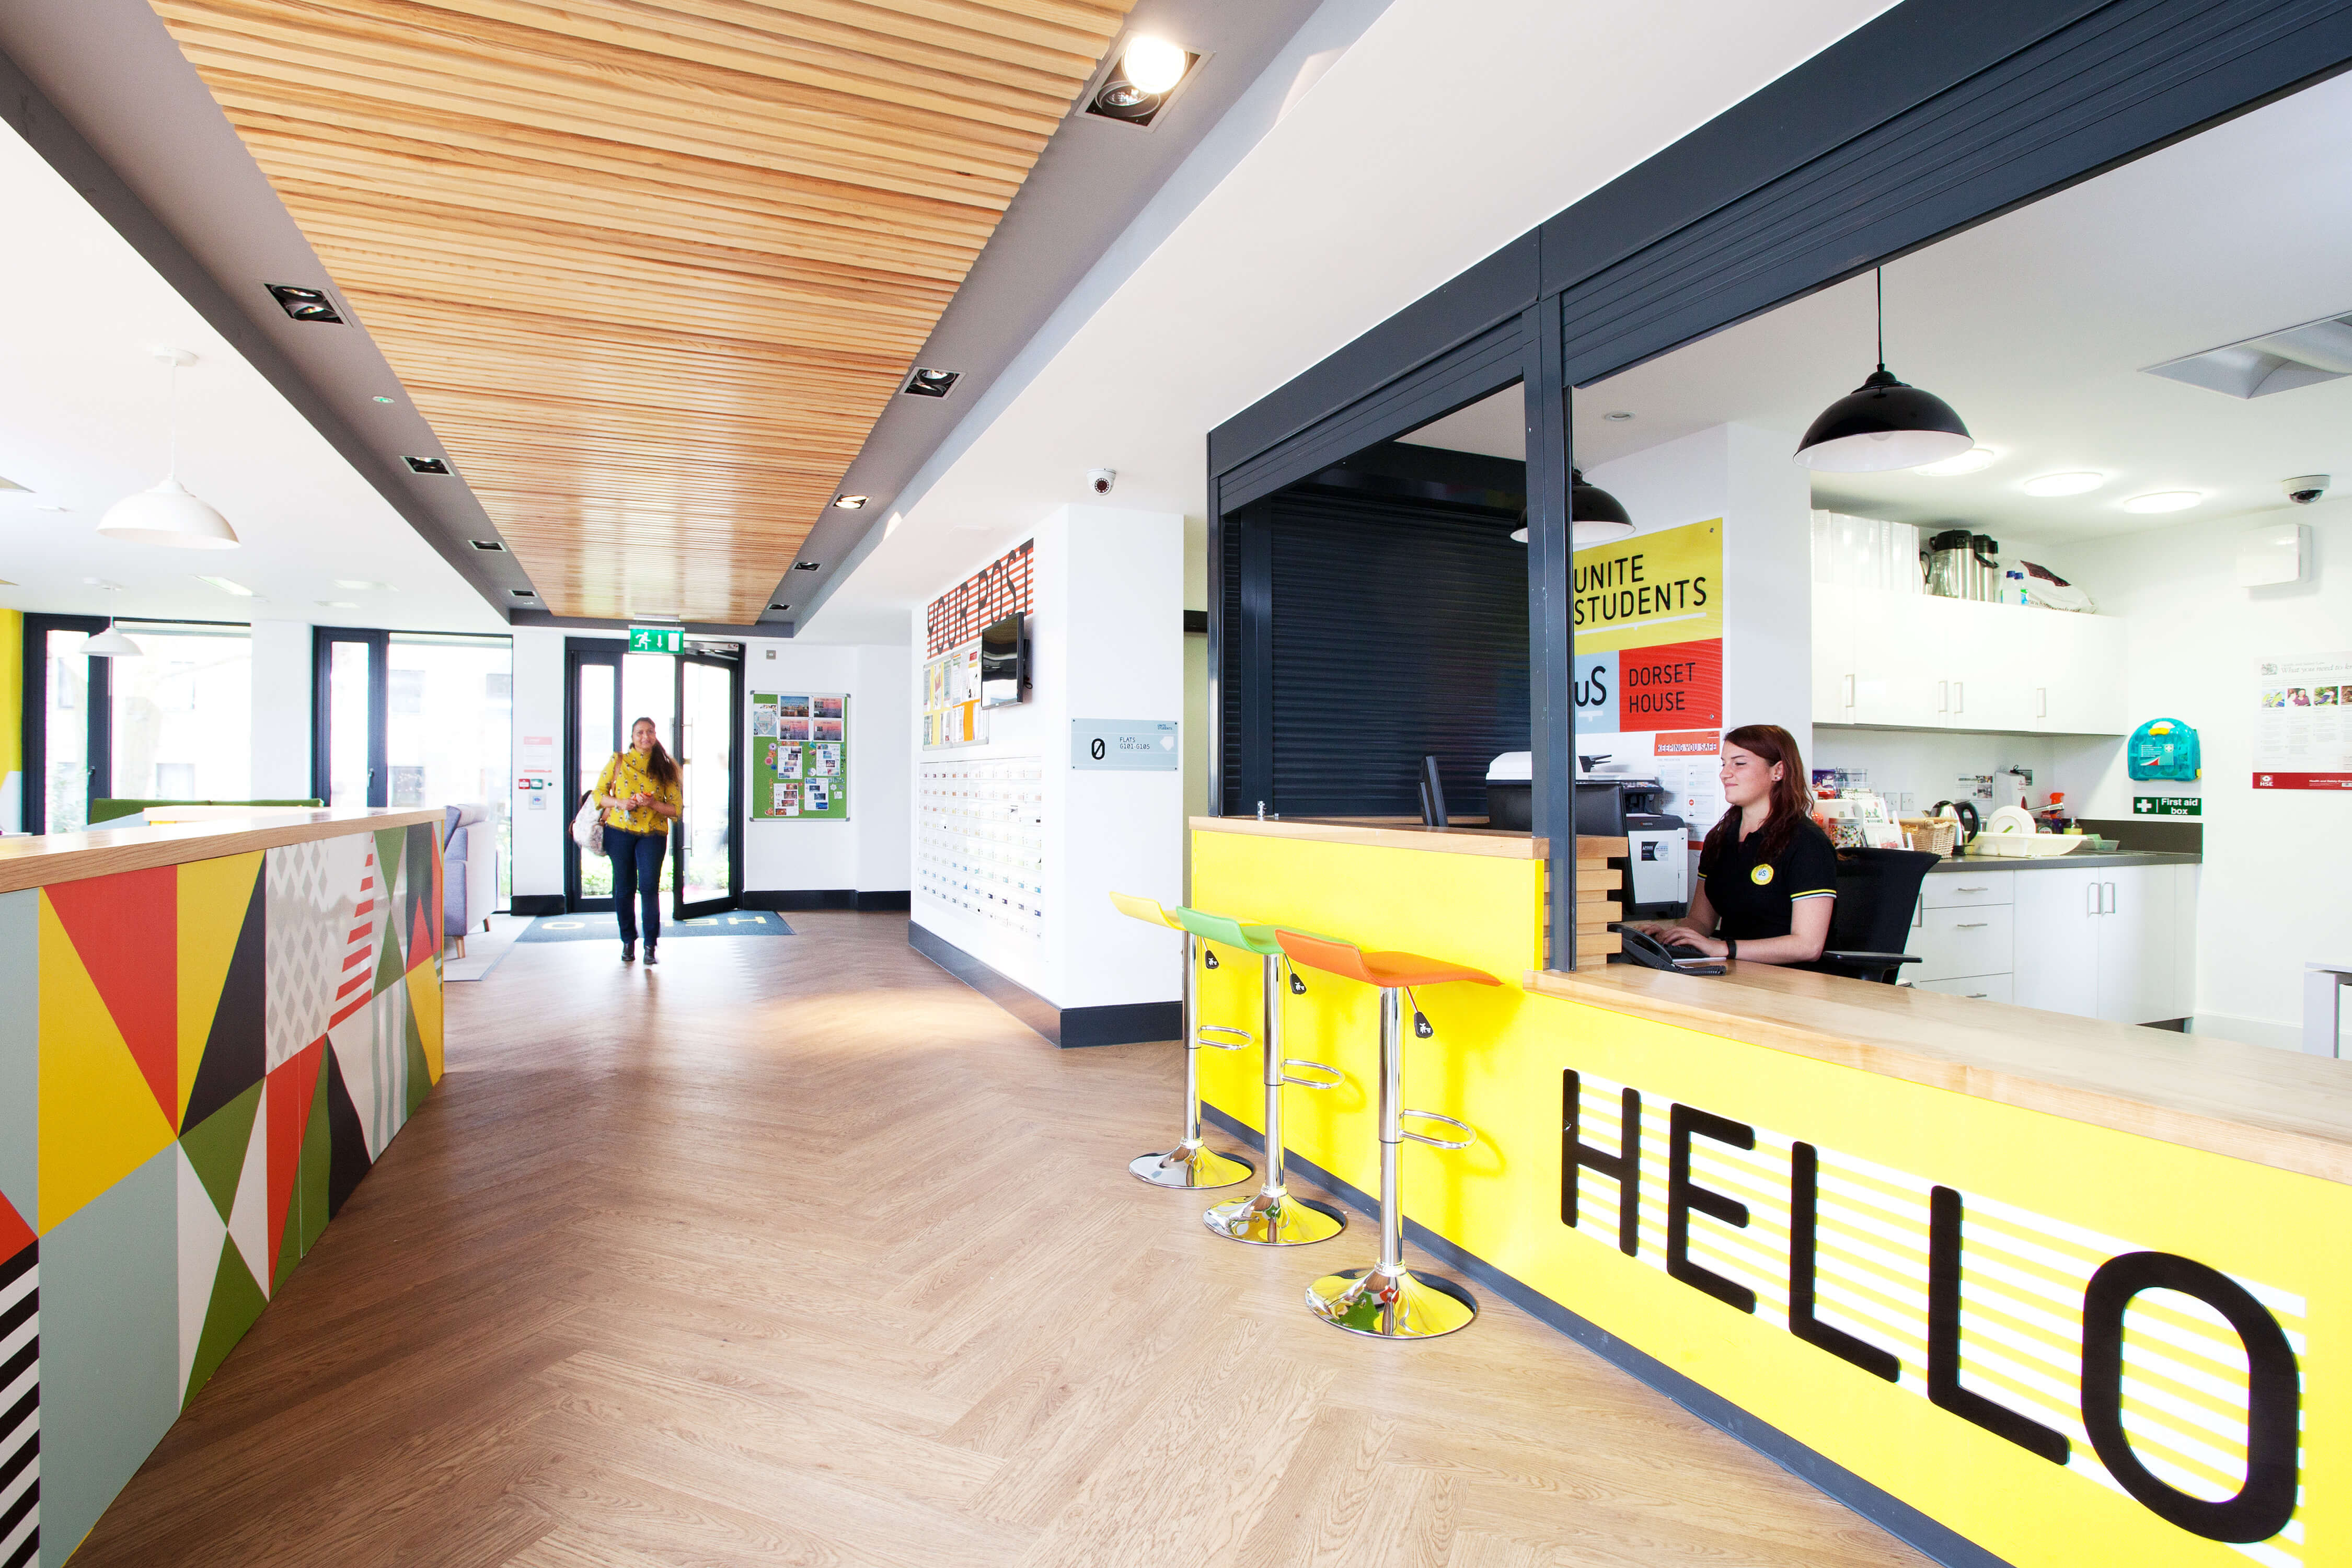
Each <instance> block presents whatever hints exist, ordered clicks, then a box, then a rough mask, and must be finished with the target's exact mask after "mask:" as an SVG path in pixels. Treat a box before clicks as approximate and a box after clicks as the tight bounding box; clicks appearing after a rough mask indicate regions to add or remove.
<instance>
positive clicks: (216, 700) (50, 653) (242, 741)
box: [23, 615, 253, 833]
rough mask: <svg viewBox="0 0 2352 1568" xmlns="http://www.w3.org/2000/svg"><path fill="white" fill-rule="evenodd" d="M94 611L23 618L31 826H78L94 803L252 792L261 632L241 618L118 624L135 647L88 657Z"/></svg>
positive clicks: (95, 626)
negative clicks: (256, 646)
mask: <svg viewBox="0 0 2352 1568" xmlns="http://www.w3.org/2000/svg"><path fill="white" fill-rule="evenodd" d="M105 626H106V622H105V621H104V620H102V619H100V618H99V617H97V616H44V615H29V616H26V617H25V652H26V665H25V670H26V693H25V697H26V717H27V718H28V720H31V721H32V722H28V723H27V724H26V771H27V772H28V773H31V774H32V775H33V776H34V777H35V778H36V779H37V781H38V783H37V786H36V787H32V788H28V789H27V790H26V792H25V796H24V806H23V813H24V826H25V828H26V831H28V832H33V833H72V832H78V831H79V830H80V829H82V828H84V827H87V826H89V805H90V802H91V801H93V800H97V799H103V798H107V797H116V798H123V799H131V800H244V799H247V797H248V791H249V784H250V781H251V777H252V760H253V759H252V747H253V726H252V712H253V637H252V633H251V631H250V630H249V629H248V628H247V627H246V626H223V625H215V624H209V623H204V622H174V621H138V620H125V621H123V622H121V629H122V631H123V633H124V634H125V635H126V636H128V637H130V638H131V641H133V642H134V643H136V644H138V645H139V648H140V655H139V657H138V658H113V659H109V658H89V656H88V655H86V654H85V653H83V652H82V646H83V644H84V643H86V642H87V641H88V640H89V637H91V635H93V634H94V633H97V632H99V631H101V630H103V629H104V628H105Z"/></svg>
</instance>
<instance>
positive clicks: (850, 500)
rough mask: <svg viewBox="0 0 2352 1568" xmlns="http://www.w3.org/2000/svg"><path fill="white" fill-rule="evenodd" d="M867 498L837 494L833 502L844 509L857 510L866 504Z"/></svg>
mask: <svg viewBox="0 0 2352 1568" xmlns="http://www.w3.org/2000/svg"><path fill="white" fill-rule="evenodd" d="M833 504H834V505H835V506H837V507H839V508H840V509H841V510H844V511H856V510H859V509H860V508H862V507H863V506H865V504H866V497H864V496H835V497H834V498H833Z"/></svg>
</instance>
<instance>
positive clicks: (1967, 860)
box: [1927, 849, 2205, 877]
mask: <svg viewBox="0 0 2352 1568" xmlns="http://www.w3.org/2000/svg"><path fill="white" fill-rule="evenodd" d="M2204 860H2205V857H2203V856H2202V855H2165V854H2153V853H2147V852H2142V853H2139V854H2134V853H2133V852H2132V851H2130V850H2128V849H2116V850H2111V851H2109V852H2108V853H2106V854H2104V855H2103V854H2101V853H2099V852H2098V851H2097V850H2095V849H2078V850H2076V851H2075V852H2074V854H2072V855H2048V856H2042V857H2037V858H2023V857H2020V858H2011V857H2010V856H2007V855H1963V856H1961V857H1960V858H1958V859H1957V860H1955V859H1951V858H1945V859H1942V860H1938V861H1937V862H1936V864H1934V865H1933V866H1930V867H1928V868H1927V874H1928V875H1929V876H1931V877H1932V876H1934V875H1936V874H1937V872H1940V871H2052V870H2057V871H2063V870H2064V869H2065V868H2067V867H2069V866H2097V867H2101V868H2107V867H2116V866H2198V865H2202V864H2203V863H2204Z"/></svg>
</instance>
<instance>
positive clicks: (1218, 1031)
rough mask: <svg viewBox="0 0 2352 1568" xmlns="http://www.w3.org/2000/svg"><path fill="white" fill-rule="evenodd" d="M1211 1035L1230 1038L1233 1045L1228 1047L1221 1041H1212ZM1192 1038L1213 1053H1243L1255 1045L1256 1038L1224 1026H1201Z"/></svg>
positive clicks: (1246, 1031) (1244, 1031) (1242, 1030)
mask: <svg viewBox="0 0 2352 1568" xmlns="http://www.w3.org/2000/svg"><path fill="white" fill-rule="evenodd" d="M1211 1035H1227V1036H1230V1037H1232V1040H1233V1043H1232V1044H1230V1045H1228V1044H1227V1043H1226V1042H1225V1041H1223V1040H1213V1039H1211V1038H1209V1037H1210V1036H1211ZM1194 1037H1195V1039H1196V1040H1197V1041H1198V1042H1199V1043H1200V1044H1202V1045H1204V1046H1206V1047H1209V1048H1210V1049H1211V1050H1213V1051H1245V1050H1247V1049H1249V1048H1250V1047H1252V1046H1254V1045H1255V1044H1257V1037H1256V1036H1255V1035H1253V1034H1251V1033H1250V1032H1249V1031H1248V1030H1247V1029H1236V1028H1234V1027H1232V1026H1229V1025H1225V1024H1203V1025H1202V1026H1200V1028H1199V1029H1198V1030H1197V1031H1195V1034H1194Z"/></svg>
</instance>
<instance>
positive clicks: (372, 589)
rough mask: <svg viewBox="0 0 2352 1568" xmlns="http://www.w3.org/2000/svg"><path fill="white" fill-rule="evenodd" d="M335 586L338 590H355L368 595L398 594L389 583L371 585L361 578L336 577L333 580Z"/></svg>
mask: <svg viewBox="0 0 2352 1568" xmlns="http://www.w3.org/2000/svg"><path fill="white" fill-rule="evenodd" d="M335 586H336V587H338V588H352V589H356V590H358V591H360V592H362V593H368V594H394V593H398V592H399V590H398V589H396V588H394V586H393V585H392V584H389V583H371V582H369V581H367V580H366V579H365V578H363V577H338V578H336V579H335Z"/></svg>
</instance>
